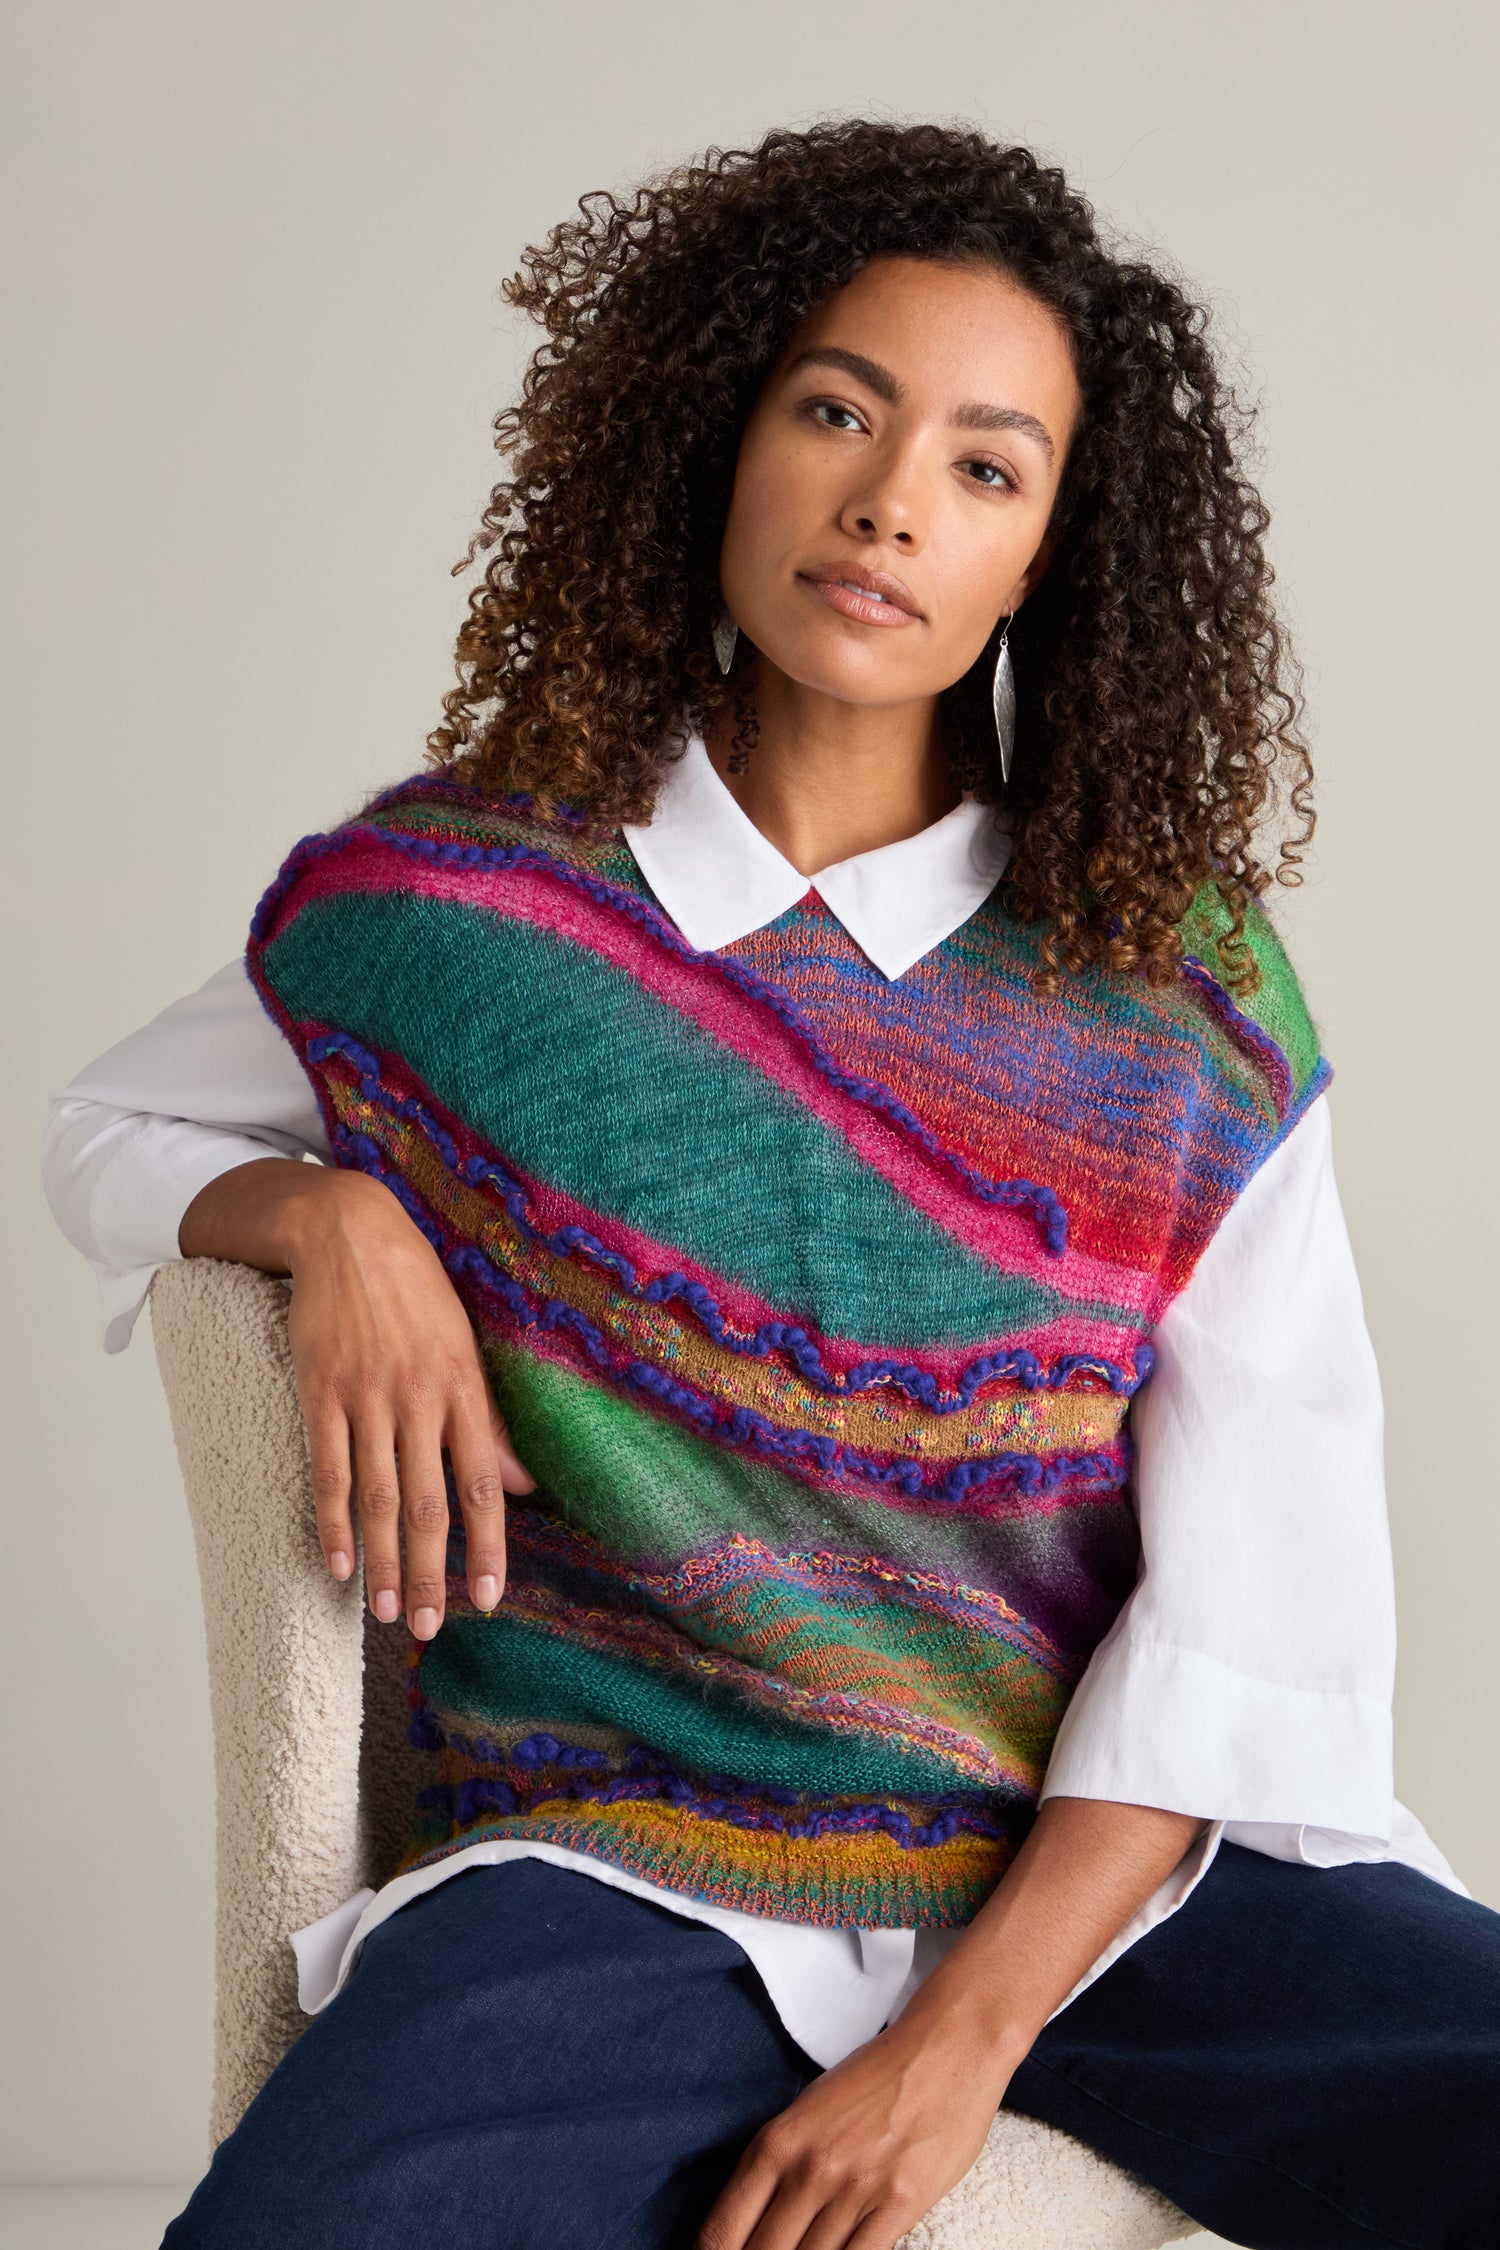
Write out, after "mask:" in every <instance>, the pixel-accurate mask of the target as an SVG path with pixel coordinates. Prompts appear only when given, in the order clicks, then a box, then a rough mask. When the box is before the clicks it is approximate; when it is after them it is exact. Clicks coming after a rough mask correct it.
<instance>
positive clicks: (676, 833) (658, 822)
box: [622, 732, 1010, 977]
mask: <svg viewBox="0 0 1500 2250" xmlns="http://www.w3.org/2000/svg"><path fill="white" fill-rule="evenodd" d="M622 833H623V835H624V837H625V840H626V842H627V843H628V844H629V846H630V849H631V851H632V852H633V853H634V854H635V859H636V864H637V865H638V866H639V868H640V870H641V873H642V874H643V875H644V876H645V878H646V880H647V882H648V883H649V884H650V885H651V888H652V890H653V891H654V892H655V893H656V896H657V898H658V899H659V901H660V902H661V904H662V906H664V907H665V909H666V911H667V913H668V914H669V915H670V916H671V917H672V920H673V921H674V922H675V923H676V924H677V927H678V929H679V930H681V932H682V934H683V936H684V937H685V938H686V939H687V941H688V943H689V944H690V945H692V946H694V947H696V948H697V950H698V951H699V952H710V951H712V950H713V949H715V948H716V947H718V946H721V945H729V944H732V943H733V941H734V940H735V939H736V938H741V937H745V936H747V935H748V934H749V932H750V931H751V930H758V929H761V928H763V927H764V925H765V924H766V923H767V922H774V921H775V920H776V919H777V917H778V915H781V914H784V913H785V912H786V911H787V908H788V907H791V906H795V905H796V904H797V903H798V901H799V900H800V899H803V898H805V897H806V896H807V893H808V892H809V891H810V890H813V891H816V892H817V894H818V896H819V898H821V899H822V901H823V903H824V905H825V906H827V907H828V908H829V909H830V910H831V911H832V912H833V913H834V914H835V915H837V917H838V919H839V921H840V922H842V924H843V925H844V928H845V929H846V930H847V931H848V933H849V935H850V936H851V937H852V938H853V940H854V942H855V944H856V945H857V946H859V948H860V949H861V951H862V952H863V953H865V954H866V955H867V956H868V958H869V959H870V960H871V961H873V962H874V964H875V966H876V968H877V969H879V970H880V971H881V973H882V974H883V975H884V976H887V977H899V976H902V975H904V974H905V972H906V971H907V970H908V969H909V968H910V967H911V965H912V963H913V962H914V961H919V960H920V959H921V958H922V955H923V954H924V953H928V952H930V951H931V949H932V947H933V946H935V945H940V944H941V943H942V941H943V939H944V938H945V937H949V936H951V934H952V933H953V931H954V930H956V929H957V928H958V926H959V924H960V923H961V922H966V921H967V920H968V918H969V916H970V915H971V914H973V913H974V912H975V911H976V909H977V908H979V907H980V906H982V905H983V903H984V901H985V900H986V899H987V898H988V896H989V894H990V892H991V891H992V890H993V889H994V887H995V884H996V882H997V881H998V879H999V877H1000V875H1001V874H1002V873H1003V871H1004V868H1005V863H1006V861H1007V859H1008V858H1009V856H1010V836H1009V833H1008V831H1007V829H1006V826H1005V823H1004V815H1003V814H1002V813H1000V812H999V811H998V810H997V808H996V807H995V806H993V805H984V804H981V803H979V801H978V800H977V799H976V798H974V797H972V796H970V795H969V794H968V793H967V792H966V793H965V795H964V796H963V798H962V800H961V801H960V802H959V803H958V804H956V805H955V806H954V807H953V810H952V811H951V812H947V813H944V815H943V817H942V819H941V820H935V821H933V822H932V823H931V825H930V826H929V827H927V828H921V829H919V830H918V831H917V833H916V835H914V836H903V837H901V838H900V840H899V841H898V842H896V843H894V844H877V845H876V846H875V848H874V850H872V851H867V852H856V853H854V855H853V856H852V858H849V859H841V860H838V861H836V862H835V863H834V864H833V865H832V866H831V867H823V868H820V869H819V870H818V872H817V874H816V875H804V874H803V873H802V871H801V869H800V868H798V867H794V866H793V865H792V863H791V861H790V860H789V859H785V858H783V857H782V854H781V853H780V852H779V851H778V850H777V849H776V846H775V845H774V844H773V843H772V842H771V841H770V840H769V838H768V837H765V836H763V835H762V834H761V832H760V830H759V829H758V828H757V827H756V825H755V823H754V821H753V820H751V818H750V816H749V814H748V813H746V812H745V811H744V810H743V809H742V808H741V806H740V805H739V804H738V803H737V802H736V800H735V798H734V796H733V795H732V793H731V792H730V790H729V789H728V788H727V786H726V785H725V783H724V782H723V781H722V780H721V779H720V778H719V775H718V773H717V772H716V770H715V768H714V764H713V761H712V759H711V758H710V757H709V755H708V748H707V745H706V744H705V743H704V740H703V737H702V736H701V735H700V734H698V733H696V732H695V733H693V734H692V735H691V737H690V738H689V741H688V745H687V748H686V749H685V750H684V752H683V754H682V756H681V757H680V758H678V759H674V760H673V761H672V762H671V763H670V764H669V765H668V766H667V768H666V771H665V774H664V776H663V778H662V782H661V785H660V787H659V789H658V792H657V799H656V808H655V810H654V812H653V813H652V816H651V819H650V820H649V822H647V823H645V824H643V825H637V824H635V823H633V822H627V823H626V824H625V825H624V827H623V829H622Z"/></svg>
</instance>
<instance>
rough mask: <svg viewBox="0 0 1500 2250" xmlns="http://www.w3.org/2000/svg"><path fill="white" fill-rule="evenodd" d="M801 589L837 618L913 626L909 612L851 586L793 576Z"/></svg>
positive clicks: (863, 622) (914, 621)
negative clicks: (809, 591)
mask: <svg viewBox="0 0 1500 2250" xmlns="http://www.w3.org/2000/svg"><path fill="white" fill-rule="evenodd" d="M797 575H798V577H799V578H801V579H802V583H803V585H804V586H808V587H810V588H811V589H812V591H813V593H815V594H820V595H821V596H822V598H823V600H824V601H825V602H827V604H828V606H829V608H830V609H836V610H837V611H838V612H839V615H840V616H841V617H853V618H855V619H857V621H858V622H859V623H860V624H861V625H915V624H916V622H917V621H916V619H915V618H914V617H913V615H912V613H911V611H910V610H909V609H898V608H897V607H896V604H895V603H894V602H887V601H881V600H880V598H879V597H878V596H877V595H875V594H867V593H865V592H864V591H863V590H859V591H856V589H855V588H854V587H853V586H844V585H841V584H840V583H839V581H838V580H837V579H836V578H807V577H803V574H802V572H801V571H799V572H798V573H797Z"/></svg>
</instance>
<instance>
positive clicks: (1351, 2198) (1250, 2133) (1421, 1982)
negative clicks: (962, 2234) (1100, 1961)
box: [1004, 1844, 1500, 2250]
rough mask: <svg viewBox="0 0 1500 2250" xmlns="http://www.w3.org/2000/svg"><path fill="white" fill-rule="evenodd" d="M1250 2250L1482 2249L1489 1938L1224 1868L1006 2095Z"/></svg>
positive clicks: (1064, 2017)
mask: <svg viewBox="0 0 1500 2250" xmlns="http://www.w3.org/2000/svg"><path fill="white" fill-rule="evenodd" d="M1004 2106H1005V2107H1006V2108H1007V2109H1016V2110H1020V2111H1023V2112H1024V2113H1025V2114H1026V2115H1028V2116H1031V2117H1038V2118H1041V2119H1043V2120H1044V2121H1045V2122H1046V2123H1048V2124H1052V2125H1057V2126H1060V2127H1061V2128H1062V2129H1063V2131H1064V2132H1068V2133H1072V2134H1074V2135H1075V2136H1076V2137H1077V2138H1078V2139H1079V2140H1082V2141H1087V2142H1088V2143H1089V2145H1090V2146H1091V2147H1092V2148H1095V2149H1097V2150H1098V2151H1099V2152H1100V2154H1101V2155H1104V2156H1108V2157H1111V2158H1113V2160H1114V2161H1115V2162H1116V2163H1119V2164H1123V2165H1124V2166H1125V2167H1126V2168H1127V2169H1128V2170H1130V2171H1133V2172H1136V2173H1139V2174H1140V2176H1141V2177H1142V2178H1143V2179H1147V2180H1150V2181H1151V2182H1152V2183H1153V2185H1154V2186H1156V2187H1158V2188H1160V2190H1161V2191H1162V2193H1163V2194H1164V2195H1167V2196H1170V2197H1171V2199H1172V2200H1173V2202H1175V2203H1176V2204H1178V2205H1179V2206H1180V2208H1181V2209H1182V2210H1184V2211H1186V2212H1188V2213H1189V2215H1190V2216H1191V2217H1193V2218H1195V2219H1197V2220H1198V2221H1199V2222H1200V2224H1202V2225H1203V2226H1205V2227H1208V2228H1210V2229H1211V2230H1212V2231H1213V2232H1214V2233H1216V2234H1221V2235H1224V2236H1225V2237H1226V2238H1227V2239H1228V2240H1229V2241H1231V2242H1239V2243H1246V2244H1249V2245H1251V2246H1252V2250H1375V2246H1376V2245H1383V2244H1387V2243H1399V2244H1401V2245H1403V2246H1405V2250H1497V2246H1500V1914H1495V1913H1492V1912H1491V1911H1490V1909H1489V1908H1488V1907H1485V1906H1481V1905H1479V1904H1478V1902H1477V1901H1475V1900H1473V1899H1464V1898H1460V1897H1459V1896H1458V1895H1457V1894H1456V1893H1455V1892H1453V1891H1449V1890H1445V1889H1443V1888H1442V1886H1441V1885H1439V1884H1437V1883H1434V1882H1432V1881H1431V1880H1430V1879H1429V1878H1428V1877H1427V1876H1425V1875H1419V1874H1417V1873H1416V1872H1415V1871H1414V1870H1413V1869H1411V1868H1409V1867H1398V1866H1394V1865H1390V1864H1380V1865H1374V1866H1354V1867H1338V1868H1308V1867H1295V1866H1288V1865H1286V1864H1284V1863H1283V1862H1281V1861H1279V1860H1274V1859H1268V1858H1266V1857H1265V1855H1264V1854H1262V1853H1259V1852H1252V1851H1246V1850H1244V1849H1242V1848H1241V1847H1240V1846H1238V1845H1233V1844H1224V1845H1221V1846H1220V1848H1219V1853H1218V1856H1217V1858H1216V1859H1215V1861H1214V1864H1213V1865H1212V1867H1211V1868H1210V1869H1209V1871H1208V1874H1207V1875H1206V1876H1205V1877H1204V1880H1203V1882H1202V1883H1201V1884H1200V1886H1199V1887H1198V1889H1197V1890H1196V1891H1195V1892H1194V1893H1193V1895H1192V1897H1191V1898H1189V1899H1188V1900H1187V1902H1186V1904H1185V1905H1184V1906H1182V1907H1181V1908H1180V1909H1179V1910H1178V1912H1177V1913H1176V1914H1174V1915H1172V1916H1171V1917H1170V1918H1169V1919H1168V1920H1167V1921H1166V1922H1163V1923H1162V1924H1160V1926H1159V1927H1158V1928H1157V1929H1155V1930H1153V1931H1152V1932H1151V1933H1150V1935H1149V1936H1148V1937H1145V1938H1142V1939H1141V1940H1139V1942H1138V1943H1137V1944H1135V1945H1133V1946H1132V1947H1131V1948H1130V1949H1129V1951H1128V1952H1126V1953H1124V1954H1122V1955H1121V1957H1120V1959H1119V1960H1118V1961H1117V1962H1116V1963H1115V1965H1114V1967H1113V1968H1111V1969H1109V1970H1108V1971H1106V1973H1105V1974H1104V1975H1103V1976H1102V1977H1100V1978H1099V1979H1098V1981H1097V1983H1095V1984H1093V1985H1091V1986H1090V1987H1089V1989H1088V1991H1086V1992H1084V1993H1081V1994H1080V1995H1079V1997H1078V1999H1076V2000H1075V2001H1073V2002H1072V2004H1071V2005H1070V2006H1069V2007H1067V2008H1065V2009H1064V2010H1063V2012H1062V2014H1061V2015H1059V2016H1057V2017H1055V2018H1054V2019H1053V2021H1052V2022H1051V2023H1050V2024H1048V2025H1047V2026H1046V2028H1045V2029H1044V2030H1043V2032H1042V2034H1041V2036H1040V2037H1039V2038H1038V2039H1037V2041H1036V2043H1035V2045H1034V2046H1033V2048H1032V2050H1031V2053H1030V2055H1029V2056H1028V2057H1027V2059H1026V2061H1025V2062H1024V2063H1023V2064H1022V2065H1021V2068H1020V2069H1019V2071H1017V2073H1016V2075H1015V2076H1014V2078H1012V2080H1011V2083H1010V2086H1009V2087H1008V2089H1007V2091H1006V2095H1005V2104H1004Z"/></svg>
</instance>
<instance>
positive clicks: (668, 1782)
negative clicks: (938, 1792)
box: [417, 1713, 1009, 1851]
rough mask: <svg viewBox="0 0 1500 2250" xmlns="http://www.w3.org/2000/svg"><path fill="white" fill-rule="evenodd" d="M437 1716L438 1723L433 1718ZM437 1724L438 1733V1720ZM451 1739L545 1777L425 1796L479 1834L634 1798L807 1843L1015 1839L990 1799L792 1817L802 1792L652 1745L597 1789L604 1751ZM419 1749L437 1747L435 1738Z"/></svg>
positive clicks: (492, 1779) (448, 1786)
mask: <svg viewBox="0 0 1500 2250" xmlns="http://www.w3.org/2000/svg"><path fill="white" fill-rule="evenodd" d="M427 1716H428V1718H429V1719H430V1718H431V1714H430V1713H428V1714H427ZM432 1724H433V1726H434V1727H435V1728H436V1726H437V1723H436V1721H435V1720H433V1721H432ZM437 1734H438V1739H439V1742H441V1741H442V1740H443V1739H444V1738H443V1735H442V1730H441V1728H437ZM446 1739H447V1740H448V1741H449V1742H450V1743H451V1745H452V1747H453V1748H454V1749H455V1750H457V1751H458V1752H459V1753H460V1755H461V1756H464V1757H472V1758H475V1759H479V1760H482V1761H483V1762H485V1763H486V1764H493V1765H502V1766H504V1765H509V1766H510V1767H511V1769H512V1770H514V1768H515V1766H517V1765H520V1766H523V1767H530V1768H532V1769H534V1770H537V1771H538V1775H539V1778H538V1781H537V1783H536V1785H535V1786H534V1787H532V1788H529V1789H517V1788H515V1787H514V1786H513V1785H512V1784H510V1783H508V1782H505V1781H502V1780H501V1779H499V1777H498V1776H491V1775H487V1774H481V1775H476V1776H474V1777H473V1778H471V1779H470V1780H467V1781H459V1782H440V1783H437V1784H435V1785H434V1786H433V1787H431V1788H428V1789H424V1790H423V1791H422V1792H421V1794H420V1795H419V1797H418V1798H417V1803H418V1805H419V1807H420V1808H421V1809H422V1810H423V1811H424V1812H437V1813H446V1814H447V1816H448V1818H449V1820H450V1822H451V1823H452V1824H453V1825H454V1826H456V1827H459V1828H468V1827H471V1826H472V1825H473V1824H474V1822H475V1821H477V1820H482V1819H483V1818H484V1817H485V1815H486V1814H489V1815H490V1816H491V1817H502V1818H503V1817H505V1816H506V1815H511V1814H516V1813H525V1812H526V1811H527V1809H528V1803H529V1802H535V1801H536V1800H538V1799H541V1798H554V1799H555V1798H557V1797H563V1798H566V1799H567V1800H569V1801H570V1802H573V1803H583V1804H599V1805H610V1804H619V1803H621V1802H622V1801H624V1800H626V1799H634V1800H637V1801H639V1800H643V1799H656V1800H658V1801H661V1802H665V1803H667V1804H670V1805H672V1806H673V1807H674V1808H675V1809H676V1810H677V1811H679V1812H685V1813H688V1814H690V1815H692V1816H693V1817H695V1818H697V1819H699V1820H719V1821H725V1822H727V1823H729V1824H730V1825H731V1826H733V1827H735V1828H749V1829H769V1830H770V1831H772V1833H773V1834H776V1835H780V1836H785V1837H787V1838H788V1839H789V1840H790V1841H799V1842H800V1841H803V1840H806V1839H815V1838H817V1837H820V1836H857V1835H861V1834H868V1833H870V1832H872V1831H879V1832H882V1833H884V1834H885V1835H887V1836H889V1837H891V1838H892V1839H893V1840H894V1841H895V1842H896V1843H898V1844H899V1845H900V1846H901V1848H902V1849H903V1851H921V1850H927V1849H931V1848H932V1847H934V1846H936V1845H939V1844H946V1843H950V1842H951V1841H952V1839H953V1838H954V1837H955V1836H957V1835H960V1834H962V1833H965V1832H967V1833H969V1834H972V1835H977V1836H989V1837H1003V1836H1005V1835H1007V1834H1008V1833H1009V1831H1008V1829H1007V1828H1006V1827H1005V1826H1004V1825H1003V1824H1002V1823H1001V1822H1000V1821H997V1820H996V1819H995V1817H994V1815H993V1814H992V1813H990V1812H988V1811H985V1810H983V1809H982V1800H980V1801H976V1800H975V1799H974V1798H972V1797H970V1798H963V1797H958V1796H949V1797H943V1798H938V1799H935V1800H932V1803H933V1817H932V1819H931V1820H929V1821H920V1820H913V1819H912V1817H911V1815H910V1814H909V1813H906V1812H902V1811H901V1810H899V1808H897V1807H896V1806H893V1805H888V1804H882V1803H880V1802H878V1801H877V1802H873V1803H865V1804H859V1803H856V1804H851V1805H818V1806H813V1807H810V1808H804V1809H800V1810H798V1811H796V1812H788V1811H783V1810H780V1809H779V1808H780V1807H782V1806H797V1805H798V1804H799V1798H798V1793H797V1792H796V1791H795V1790H792V1789H782V1788H777V1787H774V1786H773V1787H760V1786H756V1785H754V1784H751V1783H749V1782H742V1781H739V1780H737V1779H736V1778H735V1777H734V1776H733V1775H730V1774H704V1775H703V1776H702V1777H701V1778H700V1779H697V1780H694V1779H692V1778H690V1777H689V1776H688V1775H687V1774H685V1773H683V1772H682V1771H681V1769H680V1768H678V1767H676V1766H674V1765H673V1764H672V1763H671V1762H670V1760H668V1759H666V1758H663V1757H662V1756H661V1755H660V1753H659V1752H657V1751H655V1750H651V1749H648V1748H647V1747H646V1746H645V1745H644V1744H636V1745H634V1746H632V1748H631V1749H630V1751H629V1752H628V1753H627V1755H626V1757H625V1760H624V1766H623V1770H622V1771H620V1772H616V1773H614V1775H613V1778H612V1779H611V1780H609V1781H602V1780H601V1781H597V1782H596V1781H590V1780H588V1779H587V1778H584V1777H583V1776H584V1774H585V1773H586V1772H587V1770H588V1769H593V1770H597V1769H598V1768H599V1767H601V1766H603V1767H607V1768H608V1767H612V1761H611V1760H610V1759H609V1758H608V1757H607V1755H606V1754H605V1753H604V1752H603V1751H591V1750H585V1749H582V1748H580V1747H578V1746H576V1745H573V1744H565V1743H560V1742H558V1741H557V1740H556V1738H555V1737H554V1736H552V1735H547V1734H535V1735H528V1736H527V1737H526V1738H525V1740H524V1741H523V1742H519V1743H517V1744H516V1746H515V1749H514V1750H513V1751H512V1753H511V1755H510V1758H509V1759H507V1758H506V1757H505V1756H504V1754H503V1753H502V1752H501V1751H500V1750H498V1749H497V1748H496V1746H495V1745H494V1744H493V1743H491V1742H488V1741H486V1740H485V1739H484V1738H483V1737H482V1736H481V1737H480V1738H479V1739H478V1740H477V1741H474V1742H472V1743H471V1742H468V1741H466V1740H465V1739H464V1738H463V1737H462V1736H461V1735H457V1734H453V1735H449V1736H448V1737H447V1738H446ZM419 1747H421V1748H429V1747H432V1744H431V1741H430V1739H429V1738H427V1736H426V1735H425V1733H424V1739H423V1741H422V1742H421V1744H420V1745H419ZM547 1767H557V1768H561V1770H562V1772H563V1773H564V1774H566V1775H567V1776H568V1779H567V1780H566V1781H563V1782H559V1781H558V1780H556V1779H554V1780H551V1781H543V1780H541V1779H540V1772H541V1770H543V1769H545V1768H547ZM575 1777H577V1778H575Z"/></svg>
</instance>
